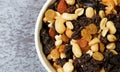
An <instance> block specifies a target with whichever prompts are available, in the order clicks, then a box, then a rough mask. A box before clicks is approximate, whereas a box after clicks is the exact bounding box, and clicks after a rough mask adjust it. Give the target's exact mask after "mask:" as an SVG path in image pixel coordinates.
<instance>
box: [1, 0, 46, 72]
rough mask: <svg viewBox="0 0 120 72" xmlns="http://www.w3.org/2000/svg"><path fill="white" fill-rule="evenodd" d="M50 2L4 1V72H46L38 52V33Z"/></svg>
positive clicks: (2, 3) (2, 59)
mask: <svg viewBox="0 0 120 72" xmlns="http://www.w3.org/2000/svg"><path fill="white" fill-rule="evenodd" d="M45 1H46V0H0V72H46V71H45V69H44V67H43V66H42V65H41V63H40V61H39V59H38V55H37V53H36V50H35V43H34V29H35V23H36V19H37V16H38V14H39V11H40V9H41V8H42V6H43V5H44V3H45Z"/></svg>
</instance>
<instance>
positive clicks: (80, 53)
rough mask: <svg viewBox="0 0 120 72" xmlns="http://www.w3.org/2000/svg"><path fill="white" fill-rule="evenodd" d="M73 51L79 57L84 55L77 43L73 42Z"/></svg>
mask: <svg viewBox="0 0 120 72" xmlns="http://www.w3.org/2000/svg"><path fill="white" fill-rule="evenodd" d="M72 52H73V54H74V55H75V56H76V57H77V58H79V57H81V56H82V51H81V49H80V47H79V45H78V44H77V43H74V44H72Z"/></svg>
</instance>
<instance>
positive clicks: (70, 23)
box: [66, 21, 74, 29]
mask: <svg viewBox="0 0 120 72" xmlns="http://www.w3.org/2000/svg"><path fill="white" fill-rule="evenodd" d="M66 26H67V28H69V29H73V28H74V27H73V24H72V22H71V21H67V22H66Z"/></svg>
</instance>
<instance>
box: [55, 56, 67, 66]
mask: <svg viewBox="0 0 120 72" xmlns="http://www.w3.org/2000/svg"><path fill="white" fill-rule="evenodd" d="M67 61H68V60H67V59H66V58H63V59H61V58H59V59H57V60H56V64H57V65H60V66H61V67H63V65H64V64H65V63H66V62H67Z"/></svg>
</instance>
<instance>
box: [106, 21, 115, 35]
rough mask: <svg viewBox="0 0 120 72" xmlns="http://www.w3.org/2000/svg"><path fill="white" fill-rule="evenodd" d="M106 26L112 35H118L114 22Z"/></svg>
mask: <svg viewBox="0 0 120 72" xmlns="http://www.w3.org/2000/svg"><path fill="white" fill-rule="evenodd" d="M106 26H107V28H108V29H109V32H110V34H115V33H116V28H115V25H114V23H113V22H112V21H108V22H107V23H106Z"/></svg>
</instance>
